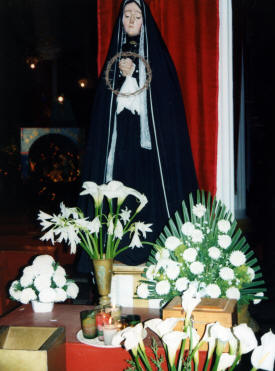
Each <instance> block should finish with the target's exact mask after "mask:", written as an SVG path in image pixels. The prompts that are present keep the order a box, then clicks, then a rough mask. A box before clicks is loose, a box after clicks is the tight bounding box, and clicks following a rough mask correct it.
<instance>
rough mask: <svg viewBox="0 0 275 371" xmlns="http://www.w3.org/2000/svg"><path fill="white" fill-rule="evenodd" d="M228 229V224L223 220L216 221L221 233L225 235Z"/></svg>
mask: <svg viewBox="0 0 275 371" xmlns="http://www.w3.org/2000/svg"><path fill="white" fill-rule="evenodd" d="M229 229H230V222H229V221H228V220H225V219H221V220H219V221H218V230H219V231H220V232H222V233H227V232H228V231H229Z"/></svg>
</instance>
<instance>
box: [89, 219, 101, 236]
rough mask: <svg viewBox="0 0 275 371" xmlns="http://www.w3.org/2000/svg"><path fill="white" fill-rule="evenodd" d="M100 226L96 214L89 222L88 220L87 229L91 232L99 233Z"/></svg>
mask: <svg viewBox="0 0 275 371" xmlns="http://www.w3.org/2000/svg"><path fill="white" fill-rule="evenodd" d="M100 227H101V223H100V220H99V217H98V216H96V217H95V218H94V219H93V220H92V221H91V222H88V224H87V229H88V230H89V231H90V232H91V233H95V234H98V233H99V230H100Z"/></svg>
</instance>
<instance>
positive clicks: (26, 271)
mask: <svg viewBox="0 0 275 371" xmlns="http://www.w3.org/2000/svg"><path fill="white" fill-rule="evenodd" d="M24 274H27V275H28V276H32V277H33V278H34V277H35V270H34V269H33V266H32V265H28V266H27V267H25V268H24V269H23V275H24Z"/></svg>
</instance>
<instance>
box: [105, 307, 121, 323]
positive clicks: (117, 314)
mask: <svg viewBox="0 0 275 371" xmlns="http://www.w3.org/2000/svg"><path fill="white" fill-rule="evenodd" d="M105 311H106V313H110V314H111V317H112V318H113V319H114V320H115V321H118V320H120V318H121V307H120V306H119V305H114V304H113V305H110V306H107V307H105Z"/></svg>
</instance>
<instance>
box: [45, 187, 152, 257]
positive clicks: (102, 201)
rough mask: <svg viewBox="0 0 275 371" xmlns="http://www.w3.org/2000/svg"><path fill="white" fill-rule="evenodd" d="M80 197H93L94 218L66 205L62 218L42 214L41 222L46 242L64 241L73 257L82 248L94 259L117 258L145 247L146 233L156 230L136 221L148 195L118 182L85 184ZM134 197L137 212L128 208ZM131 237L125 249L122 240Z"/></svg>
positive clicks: (62, 211) (61, 206)
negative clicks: (128, 202)
mask: <svg viewBox="0 0 275 371" xmlns="http://www.w3.org/2000/svg"><path fill="white" fill-rule="evenodd" d="M80 195H81V196H91V197H92V198H93V204H94V207H93V215H94V217H93V219H92V220H90V219H89V218H87V217H85V215H84V214H83V212H82V211H81V209H79V208H77V207H66V206H65V205H64V204H63V203H61V204H60V213H59V214H58V215H55V214H53V215H49V214H47V213H45V212H43V211H40V212H39V214H38V220H39V221H40V224H41V226H42V231H45V234H44V235H43V236H42V237H41V240H42V241H48V240H50V241H51V242H52V243H53V244H54V243H55V242H63V241H64V242H65V243H68V245H69V246H70V251H71V253H73V254H74V253H75V252H76V248H77V246H78V245H79V246H81V247H82V248H83V249H84V250H85V251H86V252H87V254H88V255H89V256H90V258H91V259H103V258H106V259H114V258H115V257H116V256H117V255H118V254H120V253H121V252H123V251H125V250H127V249H129V248H134V247H137V248H139V247H142V242H141V240H140V238H141V236H142V237H143V238H144V239H145V238H146V233H147V232H151V231H152V230H151V228H150V227H151V225H152V224H145V223H144V222H141V221H136V222H134V219H135V218H136V216H137V215H138V214H139V212H140V211H141V210H142V209H143V207H144V206H145V205H146V204H147V202H148V201H147V198H146V196H145V195H143V194H141V193H140V192H138V191H136V190H135V189H133V188H129V187H126V186H125V185H124V184H123V183H121V182H118V181H111V182H109V183H107V184H102V185H98V184H96V183H94V182H84V183H83V190H82V192H81V193H80ZM130 196H131V197H135V198H136V200H137V207H136V209H135V210H134V211H133V212H132V210H129V209H128V208H127V206H126V199H127V198H128V197H130ZM123 207H124V208H123ZM127 235H128V239H126V240H127V241H130V243H128V244H126V245H125V246H123V247H121V246H120V244H121V241H122V239H123V238H124V237H126V236H127Z"/></svg>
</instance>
